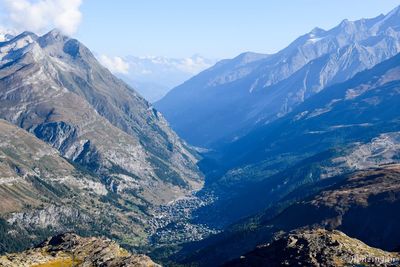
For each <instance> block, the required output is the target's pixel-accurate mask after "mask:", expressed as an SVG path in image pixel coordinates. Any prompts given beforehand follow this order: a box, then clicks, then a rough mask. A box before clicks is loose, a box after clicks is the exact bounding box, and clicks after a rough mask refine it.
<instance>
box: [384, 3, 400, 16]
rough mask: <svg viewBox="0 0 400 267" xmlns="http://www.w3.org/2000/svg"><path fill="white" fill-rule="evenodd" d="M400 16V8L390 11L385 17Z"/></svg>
mask: <svg viewBox="0 0 400 267" xmlns="http://www.w3.org/2000/svg"><path fill="white" fill-rule="evenodd" d="M393 16H400V6H398V7H396V8H395V9H393V10H392V11H390V12H389V13H388V14H387V15H386V16H385V17H393Z"/></svg>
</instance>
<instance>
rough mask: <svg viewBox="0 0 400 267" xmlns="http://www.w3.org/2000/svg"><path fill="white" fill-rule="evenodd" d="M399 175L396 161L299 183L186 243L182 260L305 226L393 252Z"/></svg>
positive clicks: (241, 248) (222, 253)
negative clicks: (254, 211)
mask: <svg viewBox="0 0 400 267" xmlns="http://www.w3.org/2000/svg"><path fill="white" fill-rule="evenodd" d="M399 179H400V166H399V165H398V164H395V165H386V166H382V167H379V168H374V169H368V170H364V171H357V172H354V173H351V174H349V175H345V176H343V177H335V178H330V179H327V180H323V181H320V182H318V183H316V184H313V185H307V186H303V187H302V188H299V189H297V190H295V191H294V192H293V193H292V194H291V195H289V196H287V197H286V199H284V200H283V201H282V202H281V203H280V204H278V205H276V206H275V207H271V208H269V209H267V210H265V211H263V212H262V213H260V214H258V215H257V216H255V217H253V218H249V219H247V220H245V221H242V222H240V223H239V224H237V225H235V226H234V227H231V228H229V229H228V230H227V231H225V232H224V233H222V234H219V235H217V236H214V237H211V238H209V239H208V240H203V241H201V242H199V243H197V244H191V245H190V246H188V247H186V248H185V252H184V253H183V254H185V253H186V255H187V258H186V259H185V260H184V261H183V262H185V263H189V262H197V263H199V264H200V265H202V266H216V265H218V264H221V263H223V262H224V261H228V260H230V259H232V258H237V257H239V256H240V255H244V254H245V253H247V252H248V251H251V250H253V249H254V248H255V247H256V246H258V245H262V244H266V243H268V242H270V241H271V239H272V238H273V236H274V235H275V234H276V233H284V232H290V231H293V230H296V229H297V230H300V231H304V230H305V229H308V228H325V229H331V230H332V229H338V230H340V231H342V232H344V233H345V234H347V235H349V236H351V237H353V238H357V239H359V240H361V241H363V242H365V243H366V244H367V245H369V246H372V247H377V248H381V249H385V250H388V251H395V250H396V249H398V247H399V245H400V242H399V241H398V240H399V235H400V232H399V229H398V227H397V226H396V225H397V223H398V220H399V213H398V210H399V203H400V198H399V196H400V194H399V192H400V187H399ZM330 184H331V185H330ZM332 184H333V185H332ZM315 190H317V191H318V190H320V192H317V193H313V192H315ZM285 202H286V203H285ZM273 247H274V246H273ZM330 248H332V247H330V246H328V247H327V248H324V250H329V249H330ZM267 250H268V247H267ZM261 251H262V249H261ZM189 252H191V253H189ZM256 253H257V252H256ZM277 253H278V254H276V255H281V254H279V253H281V251H279V250H278V251H277ZM251 254H252V253H251ZM289 254H290V253H289ZM179 257H182V254H179V255H178V256H177V258H179ZM287 260H289V258H287Z"/></svg>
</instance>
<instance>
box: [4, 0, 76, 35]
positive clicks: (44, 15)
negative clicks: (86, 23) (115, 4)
mask: <svg viewBox="0 0 400 267" xmlns="http://www.w3.org/2000/svg"><path fill="white" fill-rule="evenodd" d="M2 1H3V3H4V6H5V10H6V12H7V14H6V21H7V23H9V24H10V25H9V26H10V27H12V28H15V29H16V30H18V31H24V30H29V31H33V32H36V33H44V32H45V31H48V30H50V29H51V28H58V29H59V30H61V31H63V32H64V33H66V34H74V33H75V32H76V31H77V29H78V26H79V24H80V22H81V19H82V13H81V12H80V10H79V8H80V6H81V4H82V0H36V1H32V0H2Z"/></svg>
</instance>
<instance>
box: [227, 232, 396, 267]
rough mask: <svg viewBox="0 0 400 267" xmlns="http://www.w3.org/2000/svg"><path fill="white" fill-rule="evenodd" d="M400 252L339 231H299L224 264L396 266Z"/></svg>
mask: <svg viewBox="0 0 400 267" xmlns="http://www.w3.org/2000/svg"><path fill="white" fill-rule="evenodd" d="M399 261H400V255H399V254H398V253H389V252H385V251H382V250H380V249H376V248H371V247H369V246H367V245H366V244H364V243H362V242H360V241H359V240H357V239H353V238H350V237H348V236H347V235H345V234H343V233H341V232H339V231H332V232H330V231H326V230H322V229H317V230H311V231H298V232H293V233H290V234H289V235H286V236H281V237H279V238H276V239H275V240H274V241H273V242H272V243H269V244H266V245H263V246H260V247H258V248H257V249H255V250H254V251H252V252H250V253H248V254H246V255H245V256H242V257H241V258H240V259H237V260H234V261H231V262H229V263H226V264H225V265H224V266H246V267H250V266H268V267H275V266H276V267H278V266H295V265H299V266H315V267H319V266H325V267H341V266H354V265H361V266H377V265H378V266H393V265H395V264H398V263H399Z"/></svg>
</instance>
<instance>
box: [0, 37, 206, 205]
mask: <svg viewBox="0 0 400 267" xmlns="http://www.w3.org/2000/svg"><path fill="white" fill-rule="evenodd" d="M0 50H1V55H2V57H1V58H2V59H1V63H0V64H1V68H0V78H1V80H0V104H1V105H0V117H1V118H3V119H6V120H8V121H10V122H12V123H14V124H15V125H18V126H20V127H22V128H24V129H26V130H28V131H30V132H32V133H34V134H35V135H36V136H37V137H38V138H40V139H42V140H44V141H46V142H47V143H49V144H51V145H52V146H53V147H55V148H56V149H58V150H59V151H60V153H61V154H62V156H64V157H66V158H68V159H70V160H72V161H74V162H76V163H78V164H80V165H81V166H82V167H83V168H85V169H87V170H88V171H91V172H93V173H96V174H97V175H99V176H100V178H101V180H102V182H103V183H104V184H106V185H107V187H108V189H109V191H110V192H114V193H117V194H118V195H126V196H127V197H131V196H132V195H133V196H135V198H136V202H141V203H143V201H144V202H145V203H148V202H151V203H152V204H157V203H166V202H168V201H171V200H173V199H175V198H176V197H178V196H180V195H183V194H185V193H186V192H188V191H190V190H193V189H197V188H199V187H200V186H201V175H200V174H199V172H198V170H197V167H196V161H197V159H196V158H195V156H194V155H193V154H192V153H191V152H190V151H189V150H188V149H187V148H186V146H185V144H184V143H182V142H181V141H180V139H179V138H178V137H177V136H176V135H175V133H174V132H173V131H171V130H170V129H169V127H168V125H167V123H166V121H165V120H164V119H163V117H162V115H161V114H160V113H158V112H157V111H156V110H154V109H153V108H152V106H151V105H150V104H149V103H148V102H146V101H145V100H144V99H143V98H142V97H140V96H139V95H138V94H137V93H136V92H135V91H134V90H133V89H131V88H130V87H128V86H127V85H126V84H125V83H123V82H122V81H120V80H119V79H117V78H115V77H114V76H113V75H112V74H111V73H110V72H109V71H108V70H107V69H105V68H103V67H102V66H101V65H100V64H99V63H98V62H97V61H96V59H95V58H94V56H93V55H92V54H91V52H90V51H89V50H88V49H87V48H86V47H84V46H83V45H82V44H80V43H79V42H78V41H77V40H75V39H71V38H69V37H66V36H63V35H62V34H61V33H60V32H58V31H57V30H54V31H51V32H49V33H48V34H46V35H44V36H42V37H38V36H36V35H34V34H33V33H28V32H25V33H23V34H21V35H19V36H17V37H15V38H13V39H12V40H10V41H7V42H3V43H0Z"/></svg>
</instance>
